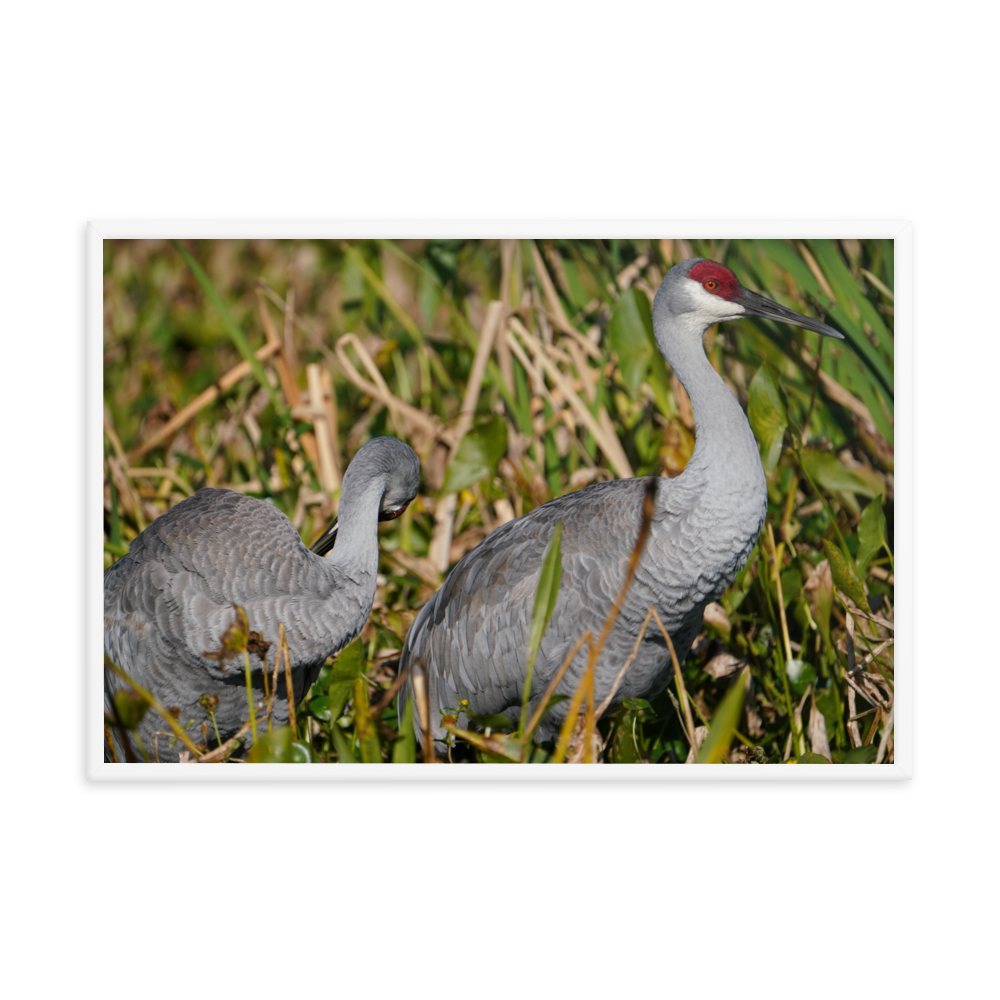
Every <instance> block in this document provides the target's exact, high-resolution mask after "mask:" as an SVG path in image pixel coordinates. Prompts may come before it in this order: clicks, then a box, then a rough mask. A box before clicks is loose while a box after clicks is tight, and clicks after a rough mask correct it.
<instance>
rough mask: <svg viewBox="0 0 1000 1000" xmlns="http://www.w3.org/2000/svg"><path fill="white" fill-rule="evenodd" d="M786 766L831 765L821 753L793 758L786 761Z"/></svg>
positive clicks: (805, 754)
mask: <svg viewBox="0 0 1000 1000" xmlns="http://www.w3.org/2000/svg"><path fill="white" fill-rule="evenodd" d="M785 763H786V764H829V763H830V761H828V760H827V759H826V757H824V756H823V755H822V754H821V753H804V754H802V756H801V757H793V758H792V759H791V760H786V761H785Z"/></svg>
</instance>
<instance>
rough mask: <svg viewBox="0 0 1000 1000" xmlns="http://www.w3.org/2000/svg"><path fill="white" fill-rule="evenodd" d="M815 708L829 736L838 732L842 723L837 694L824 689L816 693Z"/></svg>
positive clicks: (829, 689)
mask: <svg viewBox="0 0 1000 1000" xmlns="http://www.w3.org/2000/svg"><path fill="white" fill-rule="evenodd" d="M816 707H817V708H818V709H819V710H820V712H821V713H822V715H823V721H824V722H825V723H826V731H827V733H829V734H830V735H831V736H832V735H833V734H834V733H836V732H839V731H840V728H841V726H842V725H843V721H842V720H841V718H840V714H841V705H840V702H839V701H838V699H837V692H836V691H835V690H834V689H833V688H832V687H828V688H824V689H823V690H822V691H817V692H816Z"/></svg>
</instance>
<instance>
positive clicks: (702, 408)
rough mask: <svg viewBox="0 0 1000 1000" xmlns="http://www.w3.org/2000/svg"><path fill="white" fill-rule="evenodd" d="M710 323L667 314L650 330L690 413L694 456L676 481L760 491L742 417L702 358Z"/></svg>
mask: <svg viewBox="0 0 1000 1000" xmlns="http://www.w3.org/2000/svg"><path fill="white" fill-rule="evenodd" d="M710 325H711V324H706V323H705V322H704V320H703V319H701V318H699V317H698V316H697V315H696V314H693V313H683V314H680V315H668V316H667V317H665V318H664V319H662V320H661V321H660V322H659V323H657V324H656V326H655V331H656V339H657V343H658V344H659V345H660V350H661V351H662V352H663V356H664V358H665V359H666V360H667V363H668V364H669V365H670V367H671V368H672V369H673V371H674V374H675V375H676V376H677V378H678V380H679V381H680V383H681V385H683V386H684V389H685V390H686V392H687V394H688V397H689V398H690V400H691V408H692V410H693V412H694V422H695V435H696V436H695V449H694V454H693V455H692V456H691V460H690V461H689V462H688V465H687V467H686V468H685V470H684V472H683V473H682V474H681V477H679V478H683V477H687V478H688V479H691V478H694V477H698V478H705V479H711V480H713V481H714V480H718V479H725V480H740V481H743V482H746V483H747V485H748V486H753V487H756V488H758V489H766V484H765V481H764V473H763V469H762V468H761V464H760V454H759V450H758V447H757V440H756V438H755V437H754V435H753V431H751V429H750V424H749V422H748V421H747V417H746V414H745V413H744V412H743V408H742V407H741V406H740V404H739V400H737V399H736V397H735V396H734V395H733V393H732V392H731V391H730V389H729V387H728V386H727V385H726V383H725V382H724V381H723V380H722V377H721V376H720V375H719V373H718V372H717V371H716V370H715V369H714V368H713V367H712V365H711V362H710V361H709V360H708V357H707V356H706V354H705V347H704V343H703V338H704V335H705V332H706V330H707V329H708V327H709V326H710Z"/></svg>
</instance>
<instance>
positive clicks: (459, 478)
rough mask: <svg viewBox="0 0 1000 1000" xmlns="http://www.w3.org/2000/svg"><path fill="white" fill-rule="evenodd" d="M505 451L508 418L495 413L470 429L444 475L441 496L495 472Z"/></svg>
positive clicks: (463, 487)
mask: <svg viewBox="0 0 1000 1000" xmlns="http://www.w3.org/2000/svg"><path fill="white" fill-rule="evenodd" d="M506 451H507V421H506V420H504V418H503V417H501V416H499V415H497V416H493V417H491V418H490V419H489V420H488V421H486V423H484V424H481V425H480V426H479V427H476V428H474V429H473V430H471V431H469V433H468V434H466V435H465V437H464V438H462V441H461V443H460V444H459V446H458V453H457V454H456V455H455V457H454V458H453V459H452V460H451V462H450V463H449V465H448V468H447V469H446V470H445V474H444V486H442V487H441V493H442V495H444V494H446V493H457V492H458V491H459V490H464V489H465V488H466V487H468V486H472V484H473V483H478V482H479V481H480V480H481V479H484V478H485V477H486V476H489V475H492V474H493V473H494V472H496V467H497V463H498V462H499V461H500V459H501V458H502V457H503V455H504V453H505V452H506Z"/></svg>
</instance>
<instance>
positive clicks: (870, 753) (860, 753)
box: [834, 743, 878, 764]
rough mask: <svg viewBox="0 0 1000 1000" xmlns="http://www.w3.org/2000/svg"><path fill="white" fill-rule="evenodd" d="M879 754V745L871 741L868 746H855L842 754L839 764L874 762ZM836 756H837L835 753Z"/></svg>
mask: <svg viewBox="0 0 1000 1000" xmlns="http://www.w3.org/2000/svg"><path fill="white" fill-rule="evenodd" d="M877 755H878V747H876V746H875V744H874V743H869V744H868V746H866V747H855V748H854V749H853V750H848V751H847V753H844V754H841V755H840V760H839V761H837V763H839V764H874V763H875V757H876V756H877ZM834 756H837V755H836V754H834Z"/></svg>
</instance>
